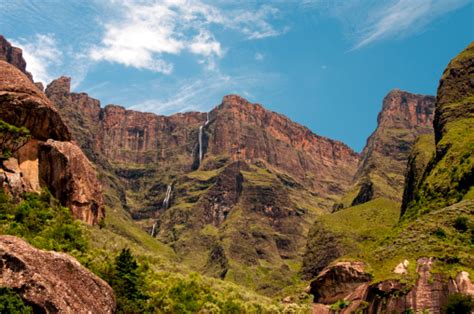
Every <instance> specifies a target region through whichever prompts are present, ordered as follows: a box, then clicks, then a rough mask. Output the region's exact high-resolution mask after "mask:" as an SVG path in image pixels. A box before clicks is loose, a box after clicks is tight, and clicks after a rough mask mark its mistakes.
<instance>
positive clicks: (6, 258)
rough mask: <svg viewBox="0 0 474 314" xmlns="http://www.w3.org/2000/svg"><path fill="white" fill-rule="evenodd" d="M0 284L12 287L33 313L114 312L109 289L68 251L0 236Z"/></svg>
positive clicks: (113, 297) (112, 297) (112, 294)
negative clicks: (63, 251) (53, 250)
mask: <svg viewBox="0 0 474 314" xmlns="http://www.w3.org/2000/svg"><path fill="white" fill-rule="evenodd" d="M0 273H1V277H0V285H1V286H2V287H8V288H11V289H13V290H15V291H17V292H18V293H19V295H20V296H21V298H22V299H23V300H24V301H25V303H27V304H28V305H30V306H31V307H32V308H33V310H34V312H35V313H113V312H114V311H115V307H116V305H115V296H114V292H113V290H112V288H110V286H109V285H108V284H107V283H106V282H105V281H103V280H102V279H100V278H99V277H97V276H96V275H94V274H93V273H91V272H90V271H88V270H87V269H85V268H84V267H82V266H81V264H79V262H78V261H77V260H76V259H74V258H72V257H70V256H69V255H67V254H63V253H56V252H47V251H42V250H38V249H35V248H33V247H32V246H30V245H29V244H28V243H26V242H25V241H23V240H21V239H19V238H17V237H13V236H0Z"/></svg>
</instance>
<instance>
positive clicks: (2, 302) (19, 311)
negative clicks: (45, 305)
mask: <svg viewBox="0 0 474 314" xmlns="http://www.w3.org/2000/svg"><path fill="white" fill-rule="evenodd" d="M0 313H11V314H23V313H33V310H32V308H31V307H29V306H27V305H26V304H25V303H24V302H23V300H22V299H21V298H20V296H19V295H18V294H17V293H16V292H15V291H14V290H12V289H9V288H0Z"/></svg>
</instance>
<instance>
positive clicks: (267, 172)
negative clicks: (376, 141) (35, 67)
mask: <svg viewBox="0 0 474 314" xmlns="http://www.w3.org/2000/svg"><path fill="white" fill-rule="evenodd" d="M69 84H70V81H69V79H68V78H64V77H62V78H59V79H58V80H55V81H53V82H52V83H51V84H49V85H48V87H47V88H46V94H47V95H48V97H49V98H50V99H51V100H52V101H54V102H55V104H56V107H57V108H58V110H59V111H60V112H61V115H62V117H63V118H64V120H65V121H67V123H68V124H69V125H70V126H71V130H72V132H73V136H74V138H76V139H77V140H78V142H79V143H80V145H81V147H82V148H83V150H84V152H85V153H86V154H87V155H88V156H89V158H90V159H91V160H93V161H94V162H95V163H96V165H98V166H99V167H100V168H101V171H102V172H103V173H104V174H105V175H104V176H102V177H103V184H104V186H105V187H106V190H107V195H115V196H112V197H108V198H107V201H108V202H109V204H110V205H111V206H120V205H122V206H123V207H124V208H126V209H127V210H129V212H130V213H131V214H132V217H133V218H135V219H136V220H138V221H139V223H140V224H141V225H142V226H143V227H144V228H145V229H146V230H147V231H148V232H150V233H151V234H153V235H154V236H157V237H158V238H159V239H161V240H162V241H164V242H166V243H168V244H170V245H172V246H173V248H174V249H175V251H176V252H177V253H178V254H179V255H180V256H181V257H182V258H183V259H185V260H187V259H188V258H192V260H189V262H190V263H191V264H192V265H193V266H194V267H195V268H196V269H198V270H201V271H205V272H208V273H215V274H216V275H218V276H220V277H222V276H226V278H230V279H231V280H234V281H237V282H240V281H242V278H243V277H242V276H241V274H242V271H243V269H249V271H250V272H254V271H255V270H256V269H257V268H256V267H263V268H265V269H267V270H268V272H269V273H270V274H271V275H268V276H269V277H270V278H275V281H274V283H273V284H272V285H268V284H266V283H258V282H259V277H258V276H257V275H255V276H254V275H252V276H251V277H252V278H251V279H250V281H251V282H254V283H255V284H257V289H260V290H262V291H265V292H268V293H273V292H274V291H276V290H275V289H277V287H281V286H282V285H284V284H287V283H288V282H287V281H288V279H286V280H284V279H282V277H285V276H286V275H285V276H282V274H281V271H277V269H280V268H283V269H284V273H285V274H287V278H291V276H292V274H293V270H290V269H289V268H288V265H287V262H288V261H290V260H293V261H298V260H300V258H301V255H302V248H304V243H305V239H306V235H307V232H308V230H309V226H310V223H311V221H312V220H313V219H314V217H315V215H317V214H320V213H322V212H325V211H326V210H328V209H329V208H330V207H331V206H332V204H333V202H334V200H335V199H336V198H337V197H339V196H340V195H341V194H342V193H344V192H345V191H347V189H348V187H349V184H350V182H351V179H352V177H353V175H354V172H355V169H356V165H357V163H358V155H357V154H356V153H354V152H353V151H352V150H351V149H350V148H348V147H347V146H346V145H344V144H342V143H340V142H337V141H333V140H330V139H327V138H324V137H320V136H317V135H315V134H313V133H312V132H311V131H310V130H308V129H307V128H305V127H303V126H301V125H298V124H297V123H294V122H292V121H290V120H289V119H288V118H286V117H284V116H282V115H280V114H277V113H274V112H271V111H268V110H266V109H265V108H263V107H262V106H261V105H258V104H252V103H249V102H248V101H246V100H245V99H243V98H241V97H239V96H236V95H231V96H226V97H224V99H223V101H222V103H221V104H220V105H219V106H217V107H216V108H214V109H213V110H212V111H211V112H209V113H208V114H206V113H198V112H190V113H184V114H175V115H172V116H159V115H155V114H151V113H142V112H137V111H133V110H126V109H125V108H123V107H120V106H115V105H108V106H106V107H105V108H100V104H99V102H98V101H97V100H95V99H92V98H90V97H88V96H87V95H86V94H83V93H80V94H78V93H71V92H70V89H69ZM117 191H119V192H117ZM117 200H120V202H118V201H117ZM249 228H250V229H251V230H252V231H249V230H248V229H249ZM209 232H210V233H209ZM216 252H217V253H219V254H218V255H219V256H216V254H217V253H216ZM222 261H231V262H228V263H227V262H226V263H224V262H222ZM268 263H272V265H273V266H268ZM229 265H230V266H229ZM211 269H212V270H216V269H217V270H216V271H215V272H214V271H212V272H211V271H210V270H211ZM223 274H224V275H223ZM266 282H268V281H266Z"/></svg>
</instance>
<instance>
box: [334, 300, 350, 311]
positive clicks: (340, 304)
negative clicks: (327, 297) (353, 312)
mask: <svg viewBox="0 0 474 314" xmlns="http://www.w3.org/2000/svg"><path fill="white" fill-rule="evenodd" d="M349 304H350V302H349V301H347V300H337V301H336V302H335V303H333V304H331V306H330V307H329V309H330V310H331V311H335V312H339V311H341V310H343V309H345V308H346V307H348V306H349Z"/></svg>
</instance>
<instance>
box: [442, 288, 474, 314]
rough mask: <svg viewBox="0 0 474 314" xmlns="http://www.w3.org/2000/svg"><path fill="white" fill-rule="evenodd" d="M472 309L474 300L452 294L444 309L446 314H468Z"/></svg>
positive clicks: (466, 296)
mask: <svg viewBox="0 0 474 314" xmlns="http://www.w3.org/2000/svg"><path fill="white" fill-rule="evenodd" d="M473 308H474V299H473V298H472V296H470V295H466V294H462V293H454V294H451V295H450V296H449V297H448V301H447V303H446V305H445V307H444V311H443V312H444V313H446V314H470V313H471V312H472V310H473Z"/></svg>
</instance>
